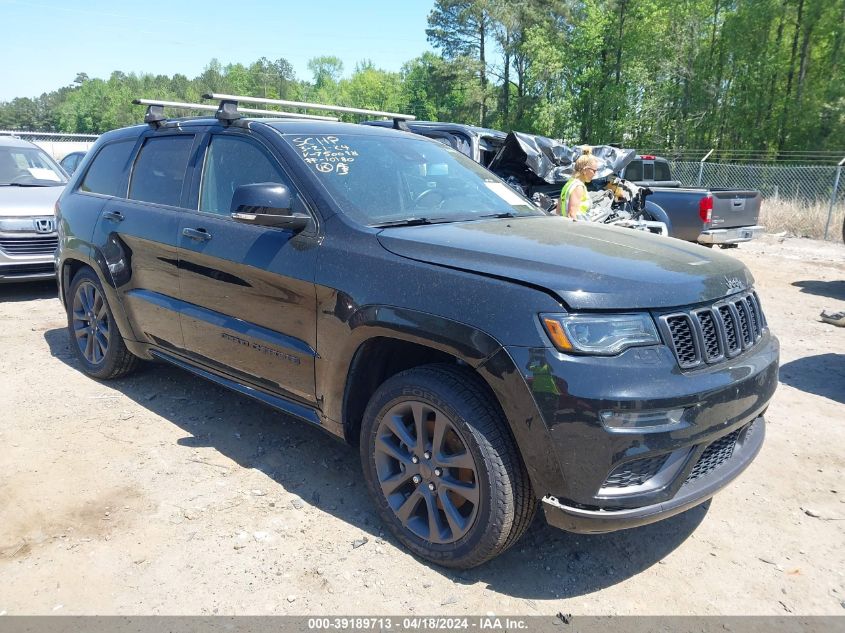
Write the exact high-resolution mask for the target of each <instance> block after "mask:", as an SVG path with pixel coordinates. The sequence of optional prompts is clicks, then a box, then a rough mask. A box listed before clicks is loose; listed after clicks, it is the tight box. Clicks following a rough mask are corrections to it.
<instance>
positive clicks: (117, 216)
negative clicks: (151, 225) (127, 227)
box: [103, 211, 126, 222]
mask: <svg viewBox="0 0 845 633" xmlns="http://www.w3.org/2000/svg"><path fill="white" fill-rule="evenodd" d="M103 218H105V219H106V220H111V221H112V222H123V221H124V220H125V219H126V218H125V217H124V216H123V214H122V213H121V212H120V211H106V212H105V213H104V214H103Z"/></svg>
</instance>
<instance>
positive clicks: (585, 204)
mask: <svg viewBox="0 0 845 633" xmlns="http://www.w3.org/2000/svg"><path fill="white" fill-rule="evenodd" d="M578 185H581V187H583V188H584V196H583V198H581V205H580V206H579V208H578V215H587V213H589V211H590V207H591V206H592V205H591V202H590V196H588V195H587V186H586V185H585V184H584V183H583V182H581V181H580V180H578V179H577V178H574V177H573V178H570V179H569V180H568V181H567V182H566V184H565V185H564V186H563V189H561V190H560V199H561V205H560V214H561V215H562V216H564V217H567V216H568V215H569V195H570V194H571V193H572V190H573V189H574V188H575V187H577V186H578Z"/></svg>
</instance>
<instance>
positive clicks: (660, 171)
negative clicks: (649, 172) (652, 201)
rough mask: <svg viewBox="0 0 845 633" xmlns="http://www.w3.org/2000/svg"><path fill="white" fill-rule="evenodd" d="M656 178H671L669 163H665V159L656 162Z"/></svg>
mask: <svg viewBox="0 0 845 633" xmlns="http://www.w3.org/2000/svg"><path fill="white" fill-rule="evenodd" d="M654 179H655V180H671V178H670V177H669V163H664V162H663V161H655V162H654Z"/></svg>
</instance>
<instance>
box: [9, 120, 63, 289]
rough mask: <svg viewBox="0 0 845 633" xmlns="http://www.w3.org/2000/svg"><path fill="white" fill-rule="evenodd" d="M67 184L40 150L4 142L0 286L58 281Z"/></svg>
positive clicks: (17, 141) (24, 143)
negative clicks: (59, 218)
mask: <svg viewBox="0 0 845 633" xmlns="http://www.w3.org/2000/svg"><path fill="white" fill-rule="evenodd" d="M65 184H67V176H66V175H65V172H64V171H63V170H62V168H61V167H59V165H58V164H57V163H56V162H55V161H54V160H53V159H52V158H50V156H48V155H47V153H46V152H45V151H44V150H42V149H41V148H40V147H38V146H37V145H33V144H32V143H29V142H27V141H22V140H20V139H17V138H11V137H0V283H3V282H10V281H33V280H37V279H50V278H52V277H53V276H54V274H55V265H54V263H53V255H54V254H55V252H56V246H57V245H58V237H57V234H56V220H55V216H54V213H53V208H54V206H55V204H56V200H57V199H58V197H59V194H60V193H61V192H62V188H63V187H64V186H65Z"/></svg>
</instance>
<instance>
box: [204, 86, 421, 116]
mask: <svg viewBox="0 0 845 633" xmlns="http://www.w3.org/2000/svg"><path fill="white" fill-rule="evenodd" d="M202 98H203V99H220V100H234V101H239V102H243V103H266V104H268V105H280V106H285V107H288V108H310V109H311V110H326V111H329V112H341V113H345V114H367V115H370V116H380V117H386V118H389V119H398V120H400V121H415V120H416V118H417V117H415V116H414V115H413V114H401V113H399V112H382V111H380V110H366V109H364V108H348V107H346V106H333V105H326V104H324V103H305V102H303V101H286V100H284V99H265V98H264V97H244V96H239V95H227V94H219V93H216V92H211V93H208V94H204V95H203V96H202Z"/></svg>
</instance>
